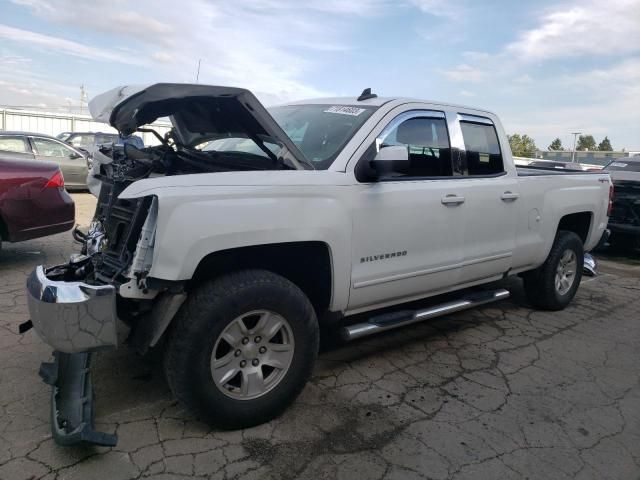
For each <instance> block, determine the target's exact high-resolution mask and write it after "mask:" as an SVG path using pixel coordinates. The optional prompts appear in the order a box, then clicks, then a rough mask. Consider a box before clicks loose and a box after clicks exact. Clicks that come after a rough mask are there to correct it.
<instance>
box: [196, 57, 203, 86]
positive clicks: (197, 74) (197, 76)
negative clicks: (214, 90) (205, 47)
mask: <svg viewBox="0 0 640 480" xmlns="http://www.w3.org/2000/svg"><path fill="white" fill-rule="evenodd" d="M201 61H202V59H201V58H199V59H198V71H197V72H196V83H198V80H199V79H200V62H201Z"/></svg>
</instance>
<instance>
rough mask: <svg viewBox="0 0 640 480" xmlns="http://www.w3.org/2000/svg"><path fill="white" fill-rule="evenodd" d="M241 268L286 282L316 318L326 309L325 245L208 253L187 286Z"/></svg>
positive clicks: (328, 267)
mask: <svg viewBox="0 0 640 480" xmlns="http://www.w3.org/2000/svg"><path fill="white" fill-rule="evenodd" d="M244 269H264V270H268V271H271V272H273V273H276V274H278V275H281V276H282V277H284V278H286V279H288V280H289V281H291V282H292V283H294V284H295V285H297V286H298V287H299V288H300V290H302V291H303V292H304V294H305V295H307V297H308V298H309V301H310V302H311V304H312V305H313V307H314V309H315V311H316V314H317V315H318V317H320V316H321V315H322V314H323V313H324V312H326V311H327V310H328V309H329V308H330V305H331V301H332V297H333V288H334V269H333V260H332V255H331V248H330V246H329V245H328V244H327V243H325V242H322V241H301V242H286V243H272V244H263V245H252V246H246V247H237V248H232V249H228V250H220V251H216V252H212V253H210V254H208V255H206V256H205V257H204V258H202V259H201V260H200V262H199V263H198V265H197V267H196V269H195V272H194V274H193V276H192V278H191V280H190V281H189V287H190V288H193V287H194V286H195V285H197V284H199V283H201V282H203V281H205V280H208V279H211V278H215V277H218V276H220V275H222V274H224V273H228V272H231V271H237V270H244Z"/></svg>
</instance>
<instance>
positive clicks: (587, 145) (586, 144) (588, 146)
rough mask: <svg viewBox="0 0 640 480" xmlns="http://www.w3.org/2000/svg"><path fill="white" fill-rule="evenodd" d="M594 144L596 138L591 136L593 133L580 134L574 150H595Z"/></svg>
mask: <svg viewBox="0 0 640 480" xmlns="http://www.w3.org/2000/svg"><path fill="white" fill-rule="evenodd" d="M596 146H597V144H596V139H595V138H593V135H580V136H579V137H578V145H577V146H576V150H596Z"/></svg>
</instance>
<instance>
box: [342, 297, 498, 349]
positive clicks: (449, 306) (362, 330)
mask: <svg viewBox="0 0 640 480" xmlns="http://www.w3.org/2000/svg"><path fill="white" fill-rule="evenodd" d="M505 298H509V291H508V290H505V289H502V288H501V289H499V290H490V291H486V292H475V293H470V294H467V295H465V296H463V297H462V298H460V299H458V300H454V301H452V302H447V303H441V304H440V305H434V306H433V307H429V308H426V309H424V310H403V311H399V312H391V313H383V314H382V315H377V316H375V317H371V318H370V319H369V320H368V321H366V322H363V323H357V324H355V325H349V326H346V327H343V328H342V329H341V332H340V333H341V336H342V338H344V339H345V340H347V341H350V340H355V339H356V338H361V337H366V336H367V335H373V334H374V333H378V332H384V331H385V330H391V329H392V328H398V327H404V326H405V325H411V324H412V323H417V322H422V321H423V320H429V319H430V318H436V317H440V316H442V315H447V314H449V313H454V312H459V311H461V310H466V309H468V308H473V307H477V306H479V305H484V304H485V303H491V302H496V301H498V300H504V299H505Z"/></svg>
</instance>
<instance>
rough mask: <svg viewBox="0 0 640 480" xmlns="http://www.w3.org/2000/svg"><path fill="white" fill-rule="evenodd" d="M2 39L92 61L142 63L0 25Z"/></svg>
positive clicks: (69, 41)
mask: <svg viewBox="0 0 640 480" xmlns="http://www.w3.org/2000/svg"><path fill="white" fill-rule="evenodd" d="M0 38H4V39H5V40H9V41H10V42H15V43H16V44H19V45H23V44H29V45H31V46H35V47H40V48H43V49H47V50H49V51H54V52H59V53H65V54H67V55H73V56H75V57H80V58H86V59H90V60H103V61H110V62H119V63H131V64H138V63H140V60H139V59H136V58H133V57H130V56H128V55H120V54H116V53H115V52H112V51H110V50H106V49H102V48H96V47H91V46H88V45H84V44H82V43H78V42H74V41H72V40H66V39H64V38H60V37H53V36H50V35H43V34H41V33H36V32H31V31H29V30H22V29H20V28H14V27H10V26H8V25H3V24H0Z"/></svg>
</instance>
